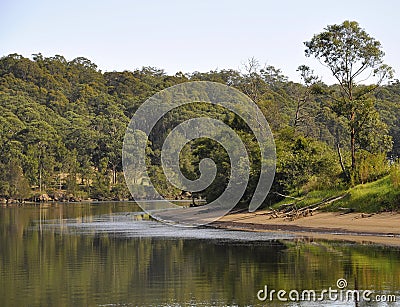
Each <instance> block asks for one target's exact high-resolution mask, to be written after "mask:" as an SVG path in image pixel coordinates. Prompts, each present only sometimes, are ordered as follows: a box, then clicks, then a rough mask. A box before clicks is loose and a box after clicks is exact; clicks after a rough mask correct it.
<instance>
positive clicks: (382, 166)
mask: <svg viewBox="0 0 400 307" xmlns="http://www.w3.org/2000/svg"><path fill="white" fill-rule="evenodd" d="M357 161H358V163H357V165H356V171H355V174H354V175H353V183H354V184H357V183H362V184H364V183H367V182H372V181H375V180H378V179H380V178H382V177H384V176H386V175H387V174H388V173H389V170H390V166H389V163H388V161H387V159H386V154H385V153H378V154H372V153H370V152H368V151H365V150H362V151H360V152H359V153H358V154H357Z"/></svg>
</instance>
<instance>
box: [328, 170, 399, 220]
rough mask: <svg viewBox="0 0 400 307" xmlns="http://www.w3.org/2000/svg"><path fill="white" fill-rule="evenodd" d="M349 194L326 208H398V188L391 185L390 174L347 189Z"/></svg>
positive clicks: (390, 209) (359, 209) (378, 210)
mask: <svg viewBox="0 0 400 307" xmlns="http://www.w3.org/2000/svg"><path fill="white" fill-rule="evenodd" d="M348 192H349V196H347V197H346V198H344V199H342V200H339V201H337V202H335V203H333V204H332V205H330V206H329V207H328V208H329V209H330V210H336V209H337V208H340V207H345V208H352V209H354V210H355V211H357V212H370V213H372V212H382V211H397V210H400V189H399V188H396V187H395V186H394V185H393V182H392V180H391V178H390V176H386V177H384V178H382V179H379V180H377V181H374V182H370V183H366V184H360V185H357V186H355V187H354V188H351V189H349V191H348Z"/></svg>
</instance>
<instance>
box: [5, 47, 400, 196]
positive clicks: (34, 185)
mask: <svg viewBox="0 0 400 307" xmlns="http://www.w3.org/2000/svg"><path fill="white" fill-rule="evenodd" d="M309 50H311V51H312V46H311V45H309ZM298 72H299V75H300V76H301V77H302V80H303V83H295V82H292V81H289V80H288V78H287V77H286V76H284V75H283V74H282V73H281V71H280V70H279V69H277V68H275V67H273V66H261V65H260V64H259V63H258V61H257V60H256V59H254V58H252V59H249V60H248V62H247V63H246V64H244V65H243V69H242V70H240V71H239V70H233V69H226V70H216V71H210V72H206V73H201V72H193V73H182V72H179V73H176V74H175V75H168V74H166V73H165V72H164V71H163V70H162V69H158V68H153V67H143V68H142V69H137V70H134V71H122V72H117V71H113V72H102V71H100V70H99V69H98V67H97V66H96V64H94V63H92V62H91V61H90V60H89V59H86V58H83V57H78V58H76V59H73V60H71V61H69V60H67V59H65V58H64V57H63V56H61V55H55V56H54V57H44V56H43V55H41V54H40V53H39V54H34V55H32V58H31V59H30V58H26V57H23V56H21V55H18V54H10V55H8V56H4V57H2V58H1V59H0V110H1V113H2V115H1V117H0V130H1V137H0V151H1V154H0V197H1V198H3V199H5V200H24V199H39V198H42V199H43V198H46V197H47V195H50V197H51V198H53V199H60V200H61V199H65V200H78V199H87V198H91V199H99V200H104V199H127V198H130V197H131V195H130V192H129V191H128V189H127V188H126V185H125V180H124V176H123V173H122V164H121V149H122V142H123V138H124V135H125V130H126V127H127V125H128V123H129V120H130V118H131V117H132V116H133V114H134V113H135V111H136V110H137V108H138V107H139V106H140V105H141V104H142V103H143V102H144V101H145V100H146V99H147V98H149V97H151V96H152V95H153V94H155V93H157V92H158V91H160V90H162V89H165V88H167V87H170V86H173V85H176V84H179V83H183V82H189V81H213V82H219V83H222V84H225V85H227V86H231V87H235V88H237V89H239V90H240V91H242V92H243V93H245V94H246V95H248V96H249V97H250V98H251V99H252V100H253V101H254V102H255V103H257V105H258V106H259V108H260V109H261V111H262V112H263V114H264V115H265V117H266V119H267V120H268V122H269V124H270V126H271V129H272V131H273V134H274V138H275V143H276V150H277V170H276V177H275V181H274V184H273V187H272V192H273V193H271V196H270V197H269V199H268V200H267V201H268V202H269V203H270V202H273V201H276V200H278V199H279V197H280V196H278V195H281V194H290V193H306V192H308V191H311V190H318V189H325V188H331V187H337V186H351V185H355V184H358V183H366V182H370V181H374V180H377V179H379V178H381V177H384V176H386V175H388V174H389V173H390V172H392V174H397V177H396V176H395V175H392V177H393V178H394V179H393V180H394V182H395V181H396V180H398V179H396V178H398V177H400V175H399V172H400V171H399V167H398V165H397V164H396V160H397V159H398V157H400V82H399V81H398V80H394V81H393V80H392V81H390V82H386V83H385V84H377V85H376V86H374V88H373V89H371V86H367V85H357V89H358V90H359V92H362V95H360V97H361V96H362V97H361V98H359V100H358V102H357V103H358V106H361V107H358V108H357V109H356V111H355V112H354V114H352V117H349V116H348V114H347V113H346V106H345V105H343V101H342V100H341V99H340V98H341V97H343V93H342V91H343V87H342V86H341V84H340V83H339V84H337V85H331V86H328V85H326V84H324V83H322V82H321V81H320V80H319V79H318V78H317V77H315V76H314V75H313V73H312V70H311V69H310V68H308V67H306V66H300V67H299V70H298ZM341 101H342V102H341ZM195 111H196V112H195ZM199 114H207V116H209V117H213V118H216V119H220V120H222V121H224V122H225V123H227V124H228V125H229V126H231V127H232V128H233V129H234V130H235V131H237V133H238V135H240V137H241V138H242V139H243V140H244V143H245V144H246V148H247V150H248V151H249V152H250V153H252V154H250V160H251V169H252V176H251V178H250V183H249V187H248V190H247V192H246V194H245V196H244V197H243V202H244V203H245V202H246V200H247V199H248V198H249V197H250V195H251V192H252V189H254V187H255V184H256V183H257V174H258V173H257V166H258V164H259V163H260V161H259V156H258V155H257V148H255V144H256V143H255V142H254V140H253V136H252V134H251V131H249V130H248V127H247V126H246V125H245V124H244V123H243V122H242V121H241V119H240V118H238V117H237V116H235V115H234V114H232V113H230V112H229V111H226V110H223V109H220V108H219V107H210V106H208V105H204V104H197V105H193V104H191V105H188V106H186V107H184V108H180V109H179V110H175V111H173V112H171V113H170V114H168V116H166V117H165V118H164V119H163V120H162V121H161V122H160V123H159V124H158V125H157V129H155V131H153V132H152V135H151V144H150V145H149V151H148V157H149V160H148V161H147V162H148V168H149V170H150V171H149V173H150V174H151V179H152V181H153V182H154V184H155V185H156V186H157V188H158V190H159V191H160V193H161V194H163V195H164V196H166V197H169V198H176V197H180V195H181V194H182V191H179V190H177V189H174V188H172V187H171V186H170V185H169V184H168V183H167V182H166V180H165V178H164V176H163V174H162V169H161V166H160V148H161V147H160V145H162V142H163V139H165V137H166V135H167V134H168V133H169V132H170V131H171V129H172V128H173V127H174V126H176V125H177V124H178V123H179V122H181V121H183V120H185V119H188V118H192V117H194V116H195V115H196V116H198V115H199ZM203 157H211V158H212V159H214V160H215V161H216V164H217V166H218V175H217V177H216V179H215V182H214V183H213V187H211V188H209V189H206V190H205V191H203V192H200V194H201V196H204V197H206V198H207V200H212V199H215V197H217V196H218V193H220V192H221V191H222V190H223V189H224V186H225V185H226V180H227V178H228V175H229V172H230V165H229V158H228V157H227V154H226V152H225V151H224V149H223V148H221V147H220V146H218V145H217V144H215V143H213V141H211V140H207V139H199V140H196V141H193V142H192V143H191V144H189V146H188V150H185V151H183V152H181V162H180V163H181V168H182V171H183V172H184V173H185V174H186V176H187V177H188V178H192V179H193V178H196V176H198V161H199V160H200V159H201V158H203ZM196 163H197V164H196ZM397 184H399V183H398V182H397ZM138 193H139V191H138Z"/></svg>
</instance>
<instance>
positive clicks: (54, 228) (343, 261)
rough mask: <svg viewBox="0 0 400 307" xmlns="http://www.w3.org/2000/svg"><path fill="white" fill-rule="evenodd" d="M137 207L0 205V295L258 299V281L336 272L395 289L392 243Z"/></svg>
mask: <svg viewBox="0 0 400 307" xmlns="http://www.w3.org/2000/svg"><path fill="white" fill-rule="evenodd" d="M139 211H140V210H139V208H138V207H137V206H136V205H135V204H133V203H108V204H98V205H90V204H74V205H65V204H61V205H52V206H48V207H42V208H38V207H24V208H18V207H17V208H1V209H0V247H1V248H0V300H1V305H2V306H28V305H29V306H45V305H48V306H72V305H73V306H99V305H100V306H106V305H107V306H261V305H263V303H261V302H259V301H258V300H257V297H256V294H257V291H258V290H259V289H261V288H262V287H263V286H264V285H268V286H269V287H271V288H273V289H286V290H290V289H299V290H300V289H316V290H318V289H324V288H328V287H333V286H335V284H336V280H337V279H338V278H346V280H347V281H348V283H349V287H350V288H354V287H358V288H360V289H371V290H375V291H379V292H382V293H396V294H397V295H398V294H399V292H398V290H399V289H400V251H399V250H398V249H394V248H386V247H378V246H372V245H371V246H365V245H356V244H349V243H346V244H345V243H339V242H338V243H332V242H329V243H328V242H322V241H315V242H304V241H298V240H283V241H282V240H278V239H285V237H280V236H279V237H273V236H269V235H266V234H260V233H242V232H235V231H222V230H213V229H208V228H202V229H181V228H176V227H172V226H166V225H163V224H159V223H156V222H154V221H150V220H146V216H145V215H142V214H141V213H139ZM143 218H144V219H145V220H140V219H143ZM286 239H288V238H286ZM385 291H386V292H385ZM275 304H276V305H279V306H283V305H288V306H289V305H290V304H284V303H278V302H273V303H272V304H271V302H268V305H271V306H273V305H275ZM325 304H326V305H329V303H328V302H326V303H325ZM320 305H321V304H316V303H314V304H311V303H302V304H301V306H320ZM293 306H300V304H294V305H293ZM331 306H338V304H337V303H336V304H333V303H332V304H331ZM369 306H374V305H371V304H370V305H369ZM376 306H380V305H376ZM393 306H395V305H393Z"/></svg>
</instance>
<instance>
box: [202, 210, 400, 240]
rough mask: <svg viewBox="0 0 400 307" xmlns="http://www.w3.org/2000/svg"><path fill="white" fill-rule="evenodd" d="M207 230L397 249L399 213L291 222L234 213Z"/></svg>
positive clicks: (327, 214) (258, 214)
mask: <svg viewBox="0 0 400 307" xmlns="http://www.w3.org/2000/svg"><path fill="white" fill-rule="evenodd" d="M209 226H211V227H214V228H223V229H231V230H242V231H254V232H278V233H288V234H292V235H295V236H298V237H299V238H309V239H322V240H332V241H347V242H355V243H362V244H379V245H386V246H394V247H400V213H397V212H395V213H389V212H385V213H379V214H373V215H365V214H361V213H349V214H341V213H335V212H317V213H315V214H314V215H312V216H309V217H303V218H300V219H297V220H294V221H288V220H286V219H284V218H274V219H271V218H270V217H269V216H268V215H266V212H264V213H262V212H253V213H235V214H230V215H227V216H224V217H222V218H221V219H219V220H218V221H215V222H213V223H211V224H209Z"/></svg>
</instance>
